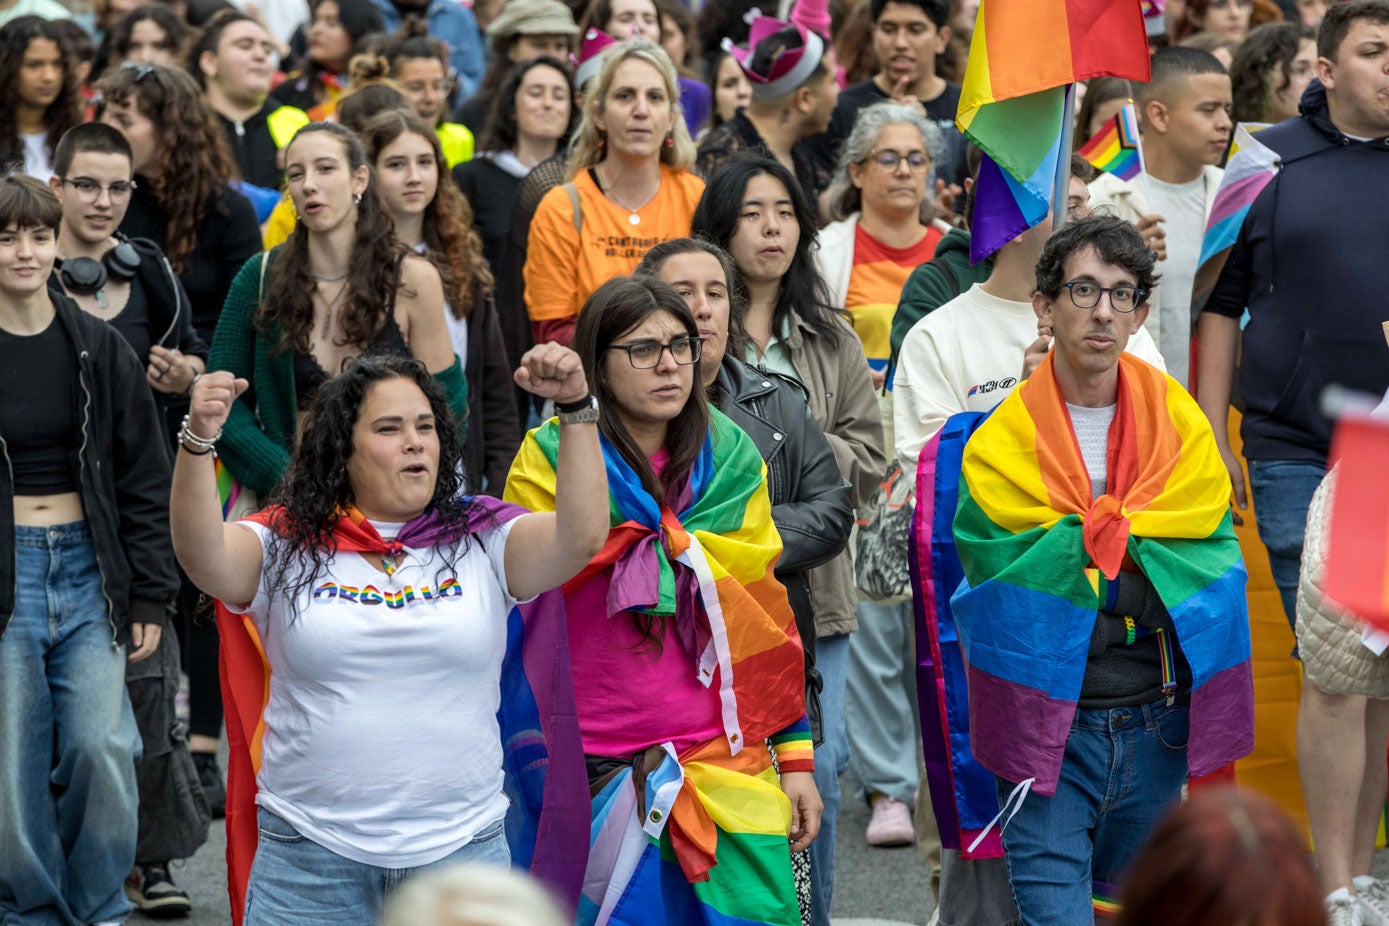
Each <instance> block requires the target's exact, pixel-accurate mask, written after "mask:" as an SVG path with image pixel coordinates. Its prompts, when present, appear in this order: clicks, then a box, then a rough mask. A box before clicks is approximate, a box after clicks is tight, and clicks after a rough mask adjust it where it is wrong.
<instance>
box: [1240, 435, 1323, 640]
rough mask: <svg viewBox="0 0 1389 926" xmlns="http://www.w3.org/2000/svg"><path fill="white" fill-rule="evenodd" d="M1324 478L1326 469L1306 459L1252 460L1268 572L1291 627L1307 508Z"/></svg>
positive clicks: (1252, 481) (1252, 486)
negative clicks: (1269, 571) (1276, 588)
mask: <svg viewBox="0 0 1389 926" xmlns="http://www.w3.org/2000/svg"><path fill="white" fill-rule="evenodd" d="M1325 475H1326V467H1325V466H1323V465H1321V464H1320V463H1309V462H1307V461H1305V460H1250V461H1249V488H1250V490H1251V492H1252V493H1253V496H1254V498H1253V501H1254V514H1255V516H1256V520H1257V522H1258V525H1259V539H1260V540H1261V541H1263V544H1264V549H1266V550H1267V551H1268V565H1269V569H1271V570H1272V572H1273V582H1274V584H1275V585H1277V586H1278V594H1279V595H1281V596H1282V598H1283V611H1284V613H1285V614H1287V617H1288V626H1290V627H1291V626H1293V625H1294V624H1295V623H1296V620H1297V577H1298V571H1299V570H1300V569H1301V568H1302V538H1303V537H1305V536H1306V534H1307V509H1308V507H1309V506H1311V504H1312V494H1313V493H1314V492H1316V491H1317V486H1319V485H1321V481H1322V477H1323V476H1325Z"/></svg>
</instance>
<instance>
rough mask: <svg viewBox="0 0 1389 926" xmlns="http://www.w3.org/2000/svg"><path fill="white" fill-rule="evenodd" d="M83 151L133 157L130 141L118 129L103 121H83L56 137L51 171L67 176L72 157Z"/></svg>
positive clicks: (60, 175)
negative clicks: (56, 141)
mask: <svg viewBox="0 0 1389 926" xmlns="http://www.w3.org/2000/svg"><path fill="white" fill-rule="evenodd" d="M83 152H90V153H92V154H120V155H124V156H125V159H126V160H127V161H134V159H135V155H134V154H133V153H132V152H131V150H130V142H128V141H126V139H125V135H123V134H122V133H121V131H120V129H117V128H114V127H112V126H109V125H107V124H105V123H104V122H84V123H82V124H81V125H74V126H73V127H72V128H70V129H68V130H67V131H66V132H64V133H63V137H62V138H60V139H58V147H57V148H56V149H54V151H53V173H54V174H56V175H57V176H59V177H65V176H67V172H68V171H69V170H70V169H72V159H73V158H75V157H77V156H78V155H79V154H82V153H83Z"/></svg>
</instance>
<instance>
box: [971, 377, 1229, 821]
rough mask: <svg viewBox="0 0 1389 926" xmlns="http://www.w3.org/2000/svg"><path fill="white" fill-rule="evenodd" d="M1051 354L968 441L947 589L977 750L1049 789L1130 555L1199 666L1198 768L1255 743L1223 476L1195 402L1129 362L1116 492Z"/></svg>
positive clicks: (1114, 445)
mask: <svg viewBox="0 0 1389 926" xmlns="http://www.w3.org/2000/svg"><path fill="white" fill-rule="evenodd" d="M1054 364H1055V355H1054V354H1052V355H1049V356H1048V358H1047V359H1046V361H1045V362H1044V363H1043V364H1042V366H1041V367H1039V368H1038V370H1037V372H1036V373H1034V374H1033V375H1032V377H1031V378H1029V379H1028V380H1027V381H1026V382H1024V383H1023V384H1022V385H1021V386H1019V387H1018V388H1017V389H1016V390H1015V391H1014V392H1013V393H1012V394H1011V395H1009V396H1008V398H1006V399H1004V401H1003V402H1002V403H1001V404H1000V405H999V406H998V408H996V409H995V410H994V412H993V414H992V415H991V416H990V418H989V419H988V420H987V421H985V422H984V423H983V424H982V425H980V426H979V428H978V430H976V431H975V432H974V435H973V437H971V438H970V439H969V443H968V444H967V445H966V446H965V450H964V454H963V456H962V461H961V476H960V490H959V491H960V495H959V508H958V510H957V512H956V515H955V521H954V533H955V545H956V549H957V551H958V553H959V557H960V564H961V566H962V569H963V573H964V577H965V578H964V581H963V582H962V583H961V585H960V587H959V589H958V590H957V591H956V592H955V594H954V596H953V597H952V599H951V608H952V611H953V614H954V617H955V621H956V624H957V627H958V630H959V635H960V641H961V644H962V647H963V652H964V655H965V659H966V662H967V663H968V678H969V716H970V718H971V721H970V731H971V740H970V745H971V747H972V748H973V753H974V756H975V758H977V759H978V761H979V762H980V764H981V765H983V766H984V767H985V768H987V769H989V770H990V771H992V772H993V773H994V774H996V775H998V776H999V777H1001V778H1003V779H1005V780H1007V781H1011V782H1027V781H1031V782H1032V786H1033V788H1034V789H1035V790H1036V791H1037V792H1038V793H1041V794H1044V795H1051V794H1055V792H1056V784H1057V780H1058V777H1059V775H1060V770H1061V762H1062V758H1063V755H1064V752H1065V747H1066V740H1067V737H1068V735H1069V731H1070V725H1071V721H1072V719H1073V717H1074V715H1075V711H1076V704H1077V701H1078V699H1079V696H1080V691H1081V685H1082V682H1083V680H1084V675H1085V665H1086V656H1087V652H1088V649H1089V643H1090V637H1091V631H1092V629H1093V627H1094V623H1095V619H1096V614H1097V613H1098V611H1099V608H1100V603H1101V602H1102V601H1104V600H1105V599H1106V596H1107V594H1108V585H1107V583H1108V582H1110V581H1112V580H1113V579H1115V578H1116V577H1117V576H1118V573H1119V570H1120V569H1121V568H1124V567H1125V566H1126V565H1127V564H1130V563H1131V564H1132V567H1134V568H1137V569H1138V570H1139V571H1141V572H1143V574H1144V575H1145V576H1147V578H1148V579H1149V580H1150V581H1151V582H1152V584H1153V587H1154V588H1155V589H1156V590H1157V593H1158V594H1159V595H1160V596H1161V598H1162V601H1163V604H1164V605H1166V607H1167V610H1168V612H1169V614H1170V615H1171V617H1172V622H1173V626H1174V629H1175V632H1176V639H1177V642H1178V644H1179V645H1180V646H1181V648H1182V651H1183V653H1184V654H1185V656H1186V658H1187V662H1188V663H1189V665H1190V667H1191V673H1192V690H1191V738H1190V741H1189V743H1188V747H1187V761H1188V764H1189V765H1190V768H1191V774H1192V776H1193V777H1197V776H1201V775H1206V774H1209V773H1210V772H1213V771H1215V770H1216V769H1219V768H1221V767H1222V766H1224V765H1225V764H1226V763H1228V762H1231V761H1233V760H1234V759H1237V758H1239V757H1241V756H1243V755H1246V754H1247V753H1248V752H1249V751H1250V750H1251V749H1252V748H1253V745H1254V704H1253V677H1252V675H1251V670H1250V658H1251V653H1250V638H1249V620H1248V612H1247V607H1246V603H1245V594H1244V586H1245V578H1246V576H1245V570H1244V562H1243V559H1242V558H1241V556H1240V551H1239V544H1238V541H1237V540H1236V538H1235V534H1234V529H1233V525H1232V521H1231V518H1230V505H1229V495H1230V485H1229V477H1228V475H1227V474H1226V471H1225V465H1224V463H1223V462H1221V458H1220V454H1219V452H1218V451H1217V450H1216V447H1215V439H1214V437H1213V435H1212V433H1211V430H1210V426H1209V425H1208V424H1207V422H1206V419H1205V417H1204V415H1203V414H1202V413H1201V410H1200V409H1199V408H1198V407H1197V405H1196V402H1195V401H1194V400H1193V399H1192V398H1191V397H1190V396H1189V395H1188V394H1187V393H1186V392H1185V390H1183V389H1181V388H1179V387H1178V386H1177V385H1176V384H1175V381H1174V380H1172V379H1171V378H1170V377H1168V376H1166V375H1165V374H1163V373H1161V372H1159V371H1158V370H1156V369H1155V368H1153V367H1150V366H1148V365H1147V364H1145V363H1143V362H1142V361H1141V360H1137V359H1136V358H1133V357H1130V356H1127V355H1125V356H1122V357H1121V358H1120V360H1119V392H1118V405H1117V408H1116V410H1115V417H1114V424H1113V425H1112V426H1111V428H1110V435H1109V452H1108V474H1107V480H1108V484H1107V488H1108V491H1107V492H1106V494H1103V495H1101V496H1099V498H1097V499H1093V500H1092V498H1091V491H1090V479H1089V476H1088V474H1087V471H1086V467H1085V462H1084V459H1083V458H1082V457H1081V453H1080V448H1079V445H1078V444H1077V442H1076V438H1075V435H1074V431H1073V429H1072V427H1071V423H1070V416H1069V413H1068V412H1067V411H1066V406H1065V402H1064V400H1063V399H1062V396H1061V391H1060V388H1059V386H1058V385H1057V381H1056V375H1055V370H1054Z"/></svg>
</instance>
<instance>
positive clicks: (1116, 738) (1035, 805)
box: [998, 701, 1190, 926]
mask: <svg viewBox="0 0 1389 926" xmlns="http://www.w3.org/2000/svg"><path fill="white" fill-rule="evenodd" d="M1187 715H1188V709H1187V707H1186V705H1184V704H1174V705H1172V706H1171V707H1169V706H1168V705H1167V703H1166V701H1156V702H1154V703H1151V704H1144V705H1141V706H1139V707H1120V708H1114V709H1112V710H1093V711H1088V710H1079V711H1076V716H1075V720H1074V721H1073V722H1072V723H1071V733H1070V736H1069V737H1068V738H1067V739H1066V757H1065V760H1064V761H1063V762H1062V763H1061V779H1060V782H1059V783H1058V784H1057V787H1056V794H1055V795H1053V796H1052V797H1043V796H1042V795H1040V794H1037V793H1035V792H1033V793H1030V794H1028V795H1027V799H1026V800H1025V801H1023V804H1022V807H1021V809H1019V810H1018V812H1017V813H1016V814H1015V815H1014V816H1013V818H1012V819H1011V820H1009V821H1008V822H1007V824H1006V826H1005V827H1004V830H1003V851H1004V855H1005V857H1006V858H1007V860H1008V880H1009V882H1010V883H1011V884H1012V886H1013V899H1014V900H1016V901H1017V904H1018V915H1019V917H1020V918H1021V920H1022V922H1023V923H1024V924H1025V926H1055V924H1057V923H1065V924H1066V926H1079V924H1082V923H1093V922H1094V908H1093V906H1092V902H1091V888H1092V886H1093V882H1101V883H1103V884H1106V885H1115V884H1117V883H1118V881H1119V877H1120V875H1122V874H1123V872H1124V869H1125V868H1126V867H1127V866H1128V864H1129V862H1131V861H1132V860H1133V857H1134V856H1135V855H1136V854H1137V853H1138V850H1139V848H1140V847H1141V846H1142V845H1143V843H1144V841H1145V840H1146V839H1147V838H1148V833H1149V832H1150V831H1151V830H1152V828H1153V826H1154V825H1155V824H1156V823H1157V821H1158V819H1159V818H1161V817H1162V815H1163V814H1164V813H1166V812H1167V808H1168V807H1169V806H1170V805H1172V804H1174V803H1175V802H1176V801H1177V800H1178V799H1179V798H1180V797H1181V792H1182V783H1183V782H1185V781H1186V776H1187V765H1186V742H1187V735H1188V732H1189V730H1190V727H1189V724H1188V716H1187ZM1012 790H1013V785H1012V784H1011V783H1009V782H1006V781H1003V780H1002V779H999V783H998V792H999V803H1000V804H1001V803H1002V802H1003V800H1004V798H1006V797H1007V796H1008V794H1009V793H1010V792H1011V791H1012Z"/></svg>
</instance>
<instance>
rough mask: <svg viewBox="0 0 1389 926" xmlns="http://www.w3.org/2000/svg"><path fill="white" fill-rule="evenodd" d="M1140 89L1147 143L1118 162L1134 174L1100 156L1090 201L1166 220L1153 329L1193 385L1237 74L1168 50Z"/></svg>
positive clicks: (1178, 375)
mask: <svg viewBox="0 0 1389 926" xmlns="http://www.w3.org/2000/svg"><path fill="white" fill-rule="evenodd" d="M1134 91H1135V93H1136V94H1137V96H1138V105H1137V109H1138V122H1139V124H1140V125H1141V126H1142V142H1141V144H1140V145H1139V147H1138V148H1137V150H1136V151H1134V153H1133V154H1132V155H1127V152H1125V154H1126V155H1127V156H1126V157H1122V158H1120V159H1119V161H1117V162H1116V163H1115V165H1114V166H1116V167H1121V168H1123V169H1126V170H1127V172H1128V174H1129V175H1128V176H1127V177H1126V176H1124V174H1123V173H1117V172H1113V171H1110V170H1109V169H1108V168H1107V167H1105V166H1104V165H1101V164H1098V163H1096V162H1095V161H1094V160H1092V161H1091V163H1095V166H1097V167H1100V168H1101V169H1102V170H1105V171H1106V173H1104V174H1101V175H1100V176H1099V177H1098V178H1096V180H1095V182H1094V183H1092V184H1091V185H1090V199H1091V204H1092V206H1093V207H1094V208H1096V209H1099V208H1100V207H1101V206H1105V207H1108V208H1109V209H1111V210H1113V213H1114V214H1115V215H1118V216H1119V217H1120V218H1122V219H1127V220H1129V221H1131V222H1133V223H1134V224H1135V225H1138V224H1140V223H1142V222H1144V221H1145V220H1146V221H1147V222H1148V223H1149V224H1150V225H1151V224H1152V223H1154V222H1160V223H1162V227H1163V229H1164V232H1165V242H1166V256H1165V257H1164V258H1163V259H1162V260H1161V261H1160V262H1159V264H1158V272H1159V274H1160V275H1161V276H1162V279H1163V283H1162V285H1161V286H1160V287H1158V290H1157V292H1156V293H1154V294H1153V300H1152V301H1153V304H1154V311H1152V312H1150V313H1149V314H1148V321H1147V328H1148V333H1149V334H1151V335H1152V336H1153V340H1155V341H1157V343H1158V348H1159V349H1160V350H1161V351H1162V356H1163V359H1164V360H1166V361H1167V370H1168V372H1169V373H1170V374H1171V375H1172V376H1173V378H1175V379H1176V380H1177V382H1179V383H1181V384H1182V386H1183V387H1184V388H1190V385H1191V376H1190V366H1191V293H1192V282H1193V280H1194V278H1195V275H1196V268H1197V264H1198V262H1199V258H1200V255H1201V237H1202V233H1203V231H1204V230H1205V227H1206V219H1207V218H1208V217H1209V216H1210V214H1211V207H1212V205H1214V202H1215V193H1216V190H1218V189H1219V188H1220V179H1221V177H1222V175H1223V172H1222V171H1221V169H1220V168H1219V167H1218V166H1216V165H1218V164H1219V163H1220V162H1221V160H1222V159H1223V158H1224V157H1225V151H1226V149H1227V148H1228V147H1229V145H1230V132H1231V129H1232V125H1231V122H1230V106H1231V95H1230V77H1229V75H1228V74H1227V73H1226V72H1225V68H1224V67H1222V66H1221V64H1220V62H1219V61H1218V60H1216V58H1215V56H1214V55H1212V54H1211V53H1210V52H1205V51H1201V50H1200V49H1197V48H1164V49H1162V50H1161V51H1159V52H1158V53H1157V54H1156V55H1154V56H1153V64H1152V80H1151V81H1149V82H1148V83H1146V84H1137V85H1135V87H1134ZM1130 131H1131V130H1130ZM1126 134H1127V133H1126ZM1130 140H1132V136H1130ZM1135 160H1136V161H1137V164H1136V165H1135ZM1135 166H1137V167H1138V168H1139V170H1137V171H1134V169H1133V168H1134V167H1135Z"/></svg>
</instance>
